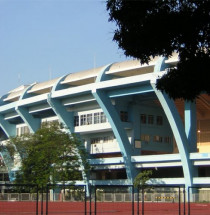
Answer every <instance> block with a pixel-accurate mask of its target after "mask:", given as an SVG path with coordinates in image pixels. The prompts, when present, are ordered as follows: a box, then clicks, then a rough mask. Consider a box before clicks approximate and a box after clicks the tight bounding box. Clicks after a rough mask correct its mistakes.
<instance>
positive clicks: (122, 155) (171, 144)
mask: <svg viewBox="0 0 210 215" xmlns="http://www.w3.org/2000/svg"><path fill="white" fill-rule="evenodd" d="M177 62H178V57H177V55H176V54H175V55H173V56H172V57H171V58H169V59H166V58H164V57H156V58H154V59H152V60H151V61H150V62H149V64H143V65H142V64H141V63H140V61H139V60H130V61H125V62H119V63H113V64H109V65H106V66H103V67H100V68H93V69H90V70H86V71H81V72H74V71H73V73H70V74H67V75H64V76H63V77H59V78H56V79H53V80H49V81H46V82H42V83H33V84H30V85H24V86H20V87H18V88H16V89H13V90H11V91H10V92H8V93H7V94H6V95H3V96H2V97H1V99H0V144H1V152H0V165H1V166H0V180H1V181H7V180H8V181H13V180H14V172H15V171H16V170H17V169H18V167H17V166H18V162H17V161H15V159H11V158H10V157H9V156H8V155H7V153H8V152H7V150H6V147H5V146H6V144H7V139H8V138H9V137H12V136H16V135H21V134H24V133H28V132H35V131H36V130H37V129H38V128H39V127H40V126H41V123H42V122H44V121H53V120H58V121H59V122H61V123H63V124H64V125H65V126H66V127H67V128H68V129H69V132H70V133H76V134H78V135H79V136H80V138H81V140H82V141H83V143H84V146H85V147H86V149H87V151H88V153H89V162H90V165H91V170H90V171H91V172H90V180H89V183H90V184H93V185H130V184H132V183H133V181H134V178H135V176H136V175H137V174H138V173H139V172H141V171H142V170H153V175H152V178H151V179H150V181H149V182H148V183H149V184H154V185H157V184H162V185H163V184H165V185H178V186H179V185H183V186H184V185H185V186H186V187H190V186H199V185H210V96H209V95H207V94H205V93H204V94H202V95H200V96H199V98H197V99H196V101H195V102H189V101H183V100H175V101H173V100H172V99H170V98H169V97H168V96H167V95H166V94H164V93H162V92H160V91H158V90H157V89H156V87H155V86H156V80H157V79H158V78H160V77H161V76H162V75H163V74H165V73H166V72H167V69H168V68H170V67H173V66H176V64H177ZM79 183H81V184H82V182H78V184H79Z"/></svg>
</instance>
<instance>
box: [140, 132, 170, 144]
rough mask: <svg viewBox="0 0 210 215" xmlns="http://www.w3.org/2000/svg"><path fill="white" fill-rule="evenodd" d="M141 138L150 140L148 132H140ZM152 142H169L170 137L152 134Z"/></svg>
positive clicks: (146, 140)
mask: <svg viewBox="0 0 210 215" xmlns="http://www.w3.org/2000/svg"><path fill="white" fill-rule="evenodd" d="M141 140H142V141H145V142H150V140H151V139H150V135H148V134H142V135H141ZM153 142H157V143H171V137H169V136H165V137H162V136H159V135H155V136H153Z"/></svg>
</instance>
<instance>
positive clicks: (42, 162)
mask: <svg viewBox="0 0 210 215" xmlns="http://www.w3.org/2000/svg"><path fill="white" fill-rule="evenodd" d="M10 145H13V146H14V147H15V149H16V152H18V154H19V156H20V157H21V167H20V169H19V171H17V174H16V180H15V182H16V183H34V184H38V185H46V184H47V183H56V182H63V183H65V182H66V181H72V182H74V181H75V180H81V179H82V174H81V166H84V167H85V170H86V173H87V171H88V168H89V166H88V162H87V154H86V151H85V149H84V147H83V146H82V143H81V142H80V141H79V139H78V138H77V137H76V136H74V135H70V134H69V133H67V132H66V131H65V130H64V129H63V128H62V126H61V125H60V124H58V123H56V122H53V123H50V124H49V123H44V124H43V125H42V127H41V128H40V129H39V130H37V132H35V133H34V134H24V135H21V136H17V137H15V138H11V139H10Z"/></svg>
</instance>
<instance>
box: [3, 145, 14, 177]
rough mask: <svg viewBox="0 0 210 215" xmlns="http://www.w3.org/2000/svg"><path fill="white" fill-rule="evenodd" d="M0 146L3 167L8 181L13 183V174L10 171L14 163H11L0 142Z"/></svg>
mask: <svg viewBox="0 0 210 215" xmlns="http://www.w3.org/2000/svg"><path fill="white" fill-rule="evenodd" d="M0 144H1V151H0V154H1V157H2V158H3V160H4V164H5V166H6V167H7V170H8V175H9V180H10V181H14V179H15V177H14V172H13V171H12V169H13V167H14V162H13V160H12V158H11V156H10V154H9V152H8V150H7V148H6V147H5V146H3V145H2V143H1V142H0Z"/></svg>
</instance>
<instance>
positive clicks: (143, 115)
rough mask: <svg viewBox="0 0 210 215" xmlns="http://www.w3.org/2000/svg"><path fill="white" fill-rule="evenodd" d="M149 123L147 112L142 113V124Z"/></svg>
mask: <svg viewBox="0 0 210 215" xmlns="http://www.w3.org/2000/svg"><path fill="white" fill-rule="evenodd" d="M146 123H147V116H146V114H141V124H146Z"/></svg>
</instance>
